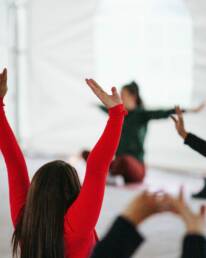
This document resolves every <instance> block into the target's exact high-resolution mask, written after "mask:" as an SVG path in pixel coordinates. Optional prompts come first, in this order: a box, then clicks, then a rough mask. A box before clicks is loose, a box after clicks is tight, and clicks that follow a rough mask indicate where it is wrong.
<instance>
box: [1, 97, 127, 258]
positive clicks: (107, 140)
mask: <svg viewBox="0 0 206 258" xmlns="http://www.w3.org/2000/svg"><path fill="white" fill-rule="evenodd" d="M3 106H4V105H3V100H2V99H0V148H1V151H2V154H3V156H4V159H5V162H6V166H7V171H8V181H9V196H10V209H11V218H12V222H13V224H14V227H15V225H16V223H17V218H18V215H19V213H20V210H21V209H22V208H23V207H24V205H25V202H26V196H27V193H28V190H29V186H30V182H29V176H28V172H27V167H26V163H25V160H24V156H23V154H22V152H21V149H20V148H19V146H18V143H17V141H16V139H15V136H14V134H13V132H12V130H11V128H10V126H9V124H8V121H7V119H6V116H5V113H4V109H3ZM124 115H125V110H124V107H123V105H121V104H120V105H117V106H115V107H113V108H111V109H110V110H109V120H108V122H107V125H106V128H105V130H104V132H103V134H102V136H101V138H100V139H99V141H98V143H97V144H96V145H95V147H94V148H93V150H92V151H91V154H90V155H89V158H88V161H87V168H86V175H85V180H84V183H83V185H82V188H81V192H80V194H79V196H78V198H77V199H76V200H75V202H74V203H73V204H72V206H71V207H70V208H69V209H68V211H67V212H66V214H65V217H64V242H65V257H66V258H67V257H68V258H86V257H89V255H90V253H91V251H92V249H93V247H94V245H95V243H96V241H97V236H96V232H95V226H96V223H97V221H98V218H99V214H100V210H101V207H102V201H103V196H104V190H105V182H106V176H107V171H108V169H109V165H110V163H111V161H112V158H113V156H114V154H115V152H116V149H117V146H118V143H119V139H120V135H121V130H122V125H123V121H124Z"/></svg>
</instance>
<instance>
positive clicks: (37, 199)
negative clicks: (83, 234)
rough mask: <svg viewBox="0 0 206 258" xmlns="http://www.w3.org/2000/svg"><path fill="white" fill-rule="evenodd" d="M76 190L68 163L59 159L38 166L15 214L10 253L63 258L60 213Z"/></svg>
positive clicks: (33, 257)
mask: <svg viewBox="0 0 206 258" xmlns="http://www.w3.org/2000/svg"><path fill="white" fill-rule="evenodd" d="M79 192H80V182H79V178H78V175H77V172H76V170H75V169H74V168H73V167H72V166H70V165H69V164H67V163H65V162H63V161H53V162H50V163H47V164H45V165H44V166H42V167H41V168H40V169H39V170H38V171H37V172H36V174H35V175H34V177H33V179H32V182H31V186H30V189H29V192H28V196H27V200H26V204H25V207H24V209H23V210H22V213H21V214H20V215H19V220H18V223H17V225H16V229H15V232H14V234H13V239H12V241H13V256H14V257H15V256H16V257H21V258H64V239H63V235H64V215H65V213H66V211H67V209H68V208H69V207H70V206H71V205H72V203H73V202H74V201H75V199H76V198H77V196H78V195H79ZM18 255H19V256H18Z"/></svg>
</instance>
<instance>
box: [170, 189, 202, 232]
mask: <svg viewBox="0 0 206 258" xmlns="http://www.w3.org/2000/svg"><path fill="white" fill-rule="evenodd" d="M171 206H172V207H173V210H172V211H173V212H174V213H176V214H177V215H179V216H180V217H181V218H182V220H183V221H184V223H185V225H186V228H187V232H188V233H190V234H204V231H205V215H206V207H205V206H204V205H202V206H201V207H200V209H199V211H198V212H196V213H195V212H194V211H193V210H192V209H191V208H190V207H189V206H188V205H187V203H186V201H185V198H184V192H183V188H181V189H180V192H179V195H178V197H177V198H171Z"/></svg>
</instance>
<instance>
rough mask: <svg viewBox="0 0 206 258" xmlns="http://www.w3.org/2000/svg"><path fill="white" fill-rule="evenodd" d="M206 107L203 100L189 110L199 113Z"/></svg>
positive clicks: (205, 102)
mask: <svg viewBox="0 0 206 258" xmlns="http://www.w3.org/2000/svg"><path fill="white" fill-rule="evenodd" d="M205 107H206V100H205V101H203V102H202V103H201V104H200V105H198V106H197V107H195V108H192V109H190V110H189V111H190V112H192V113H199V112H201V111H202V110H203V109H204V108H205Z"/></svg>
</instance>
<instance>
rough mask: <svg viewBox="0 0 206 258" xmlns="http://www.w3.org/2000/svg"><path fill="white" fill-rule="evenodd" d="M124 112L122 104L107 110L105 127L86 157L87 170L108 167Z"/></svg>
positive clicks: (117, 142) (117, 140) (119, 132)
mask: <svg viewBox="0 0 206 258" xmlns="http://www.w3.org/2000/svg"><path fill="white" fill-rule="evenodd" d="M125 113H126V112H125V109H124V107H123V105H122V104H121V105H118V106H115V107H113V108H111V109H110V110H109V120H108V122H107V125H106V128H105V130H104V132H103V134H102V136H101V138H100V139H99V141H98V142H97V144H96V145H95V147H94V148H93V150H92V151H91V153H90V155H89V157H88V161H87V169H88V170H93V169H95V170H96V171H105V170H107V169H108V168H109V165H110V163H111V161H112V159H113V156H114V154H115V152H116V150H117V147H118V144H119V140H120V136H121V131H122V125H123V121H124V116H125ZM90 174H91V173H90Z"/></svg>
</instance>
